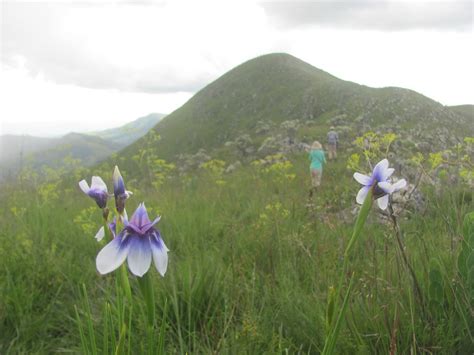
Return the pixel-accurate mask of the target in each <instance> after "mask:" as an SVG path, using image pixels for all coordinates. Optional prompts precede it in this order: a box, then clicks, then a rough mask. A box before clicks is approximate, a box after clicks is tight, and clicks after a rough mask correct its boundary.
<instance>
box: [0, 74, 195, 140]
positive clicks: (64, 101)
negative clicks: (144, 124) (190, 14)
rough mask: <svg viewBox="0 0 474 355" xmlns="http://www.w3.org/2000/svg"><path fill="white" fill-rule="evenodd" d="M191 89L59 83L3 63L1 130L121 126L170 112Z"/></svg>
mask: <svg viewBox="0 0 474 355" xmlns="http://www.w3.org/2000/svg"><path fill="white" fill-rule="evenodd" d="M191 95H192V94H191V93H186V92H177V93H163V94H146V93H129V92H121V91H118V90H99V89H89V88H82V87H78V86H74V85H66V84H59V85H58V84H56V83H54V82H51V81H47V80H45V79H44V77H42V76H41V75H38V76H36V77H31V76H29V75H28V73H27V72H26V70H25V69H11V68H5V67H4V66H3V67H2V71H1V76H0V97H1V98H2V104H1V105H0V117H1V122H0V135H1V134H2V133H3V134H7V133H15V134H32V135H37V136H54V135H62V134H65V133H67V132H70V131H76V132H87V131H96V130H101V129H106V128H111V127H116V126H120V125H122V124H125V123H127V122H130V121H132V120H133V119H136V118H138V117H140V116H145V115H147V114H149V113H151V112H159V113H169V112H171V111H173V110H174V109H176V108H177V107H179V106H181V105H182V104H184V103H185V102H186V101H187V100H188V99H189V98H190V97H191Z"/></svg>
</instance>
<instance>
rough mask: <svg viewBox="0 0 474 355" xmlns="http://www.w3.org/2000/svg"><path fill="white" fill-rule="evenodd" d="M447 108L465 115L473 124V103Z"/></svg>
mask: <svg viewBox="0 0 474 355" xmlns="http://www.w3.org/2000/svg"><path fill="white" fill-rule="evenodd" d="M449 109H450V110H452V111H454V112H456V113H457V114H458V115H462V116H465V117H467V118H468V119H470V120H471V123H472V124H474V105H458V106H449Z"/></svg>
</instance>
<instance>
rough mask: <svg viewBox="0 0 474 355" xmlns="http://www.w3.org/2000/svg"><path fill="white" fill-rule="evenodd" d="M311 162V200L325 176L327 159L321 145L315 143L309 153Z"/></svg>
mask: <svg viewBox="0 0 474 355" xmlns="http://www.w3.org/2000/svg"><path fill="white" fill-rule="evenodd" d="M309 160H310V161H311V165H310V166H309V170H310V172H311V189H310V190H309V198H312V197H313V193H314V192H315V191H316V189H317V188H318V186H319V185H321V176H322V175H323V164H326V157H325V156H324V151H323V147H322V145H321V143H319V142H318V141H314V143H313V145H312V146H311V149H310V151H309Z"/></svg>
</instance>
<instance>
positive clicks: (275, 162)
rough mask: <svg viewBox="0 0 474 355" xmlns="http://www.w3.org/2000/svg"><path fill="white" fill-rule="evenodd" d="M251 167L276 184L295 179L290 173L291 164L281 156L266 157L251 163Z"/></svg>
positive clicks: (294, 175)
mask: <svg viewBox="0 0 474 355" xmlns="http://www.w3.org/2000/svg"><path fill="white" fill-rule="evenodd" d="M252 165H253V166H256V167H259V168H260V171H261V172H263V173H264V174H266V175H269V176H271V177H272V179H273V180H275V181H278V182H285V181H292V180H294V179H295V177H296V174H294V173H293V172H292V169H293V164H292V163H291V162H290V161H289V160H288V159H286V158H285V157H284V156H283V154H274V155H268V156H266V157H265V158H264V159H260V160H255V161H253V162H252Z"/></svg>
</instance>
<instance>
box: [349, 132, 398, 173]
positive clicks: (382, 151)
mask: <svg viewBox="0 0 474 355" xmlns="http://www.w3.org/2000/svg"><path fill="white" fill-rule="evenodd" d="M396 139H397V135H396V134H394V133H386V134H384V135H380V134H377V133H375V132H367V133H365V134H364V135H362V136H360V137H357V138H356V139H355V141H354V142H353V144H354V145H355V146H356V148H357V149H358V150H359V151H360V153H354V154H352V155H351V156H350V157H349V159H348V162H347V167H348V169H350V170H359V169H360V165H359V164H360V160H361V159H360V158H361V156H363V157H364V158H365V160H366V161H367V162H370V161H373V160H377V159H380V158H381V157H384V156H388V153H389V151H390V147H391V145H392V143H393V142H394V141H395V140H396Z"/></svg>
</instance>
